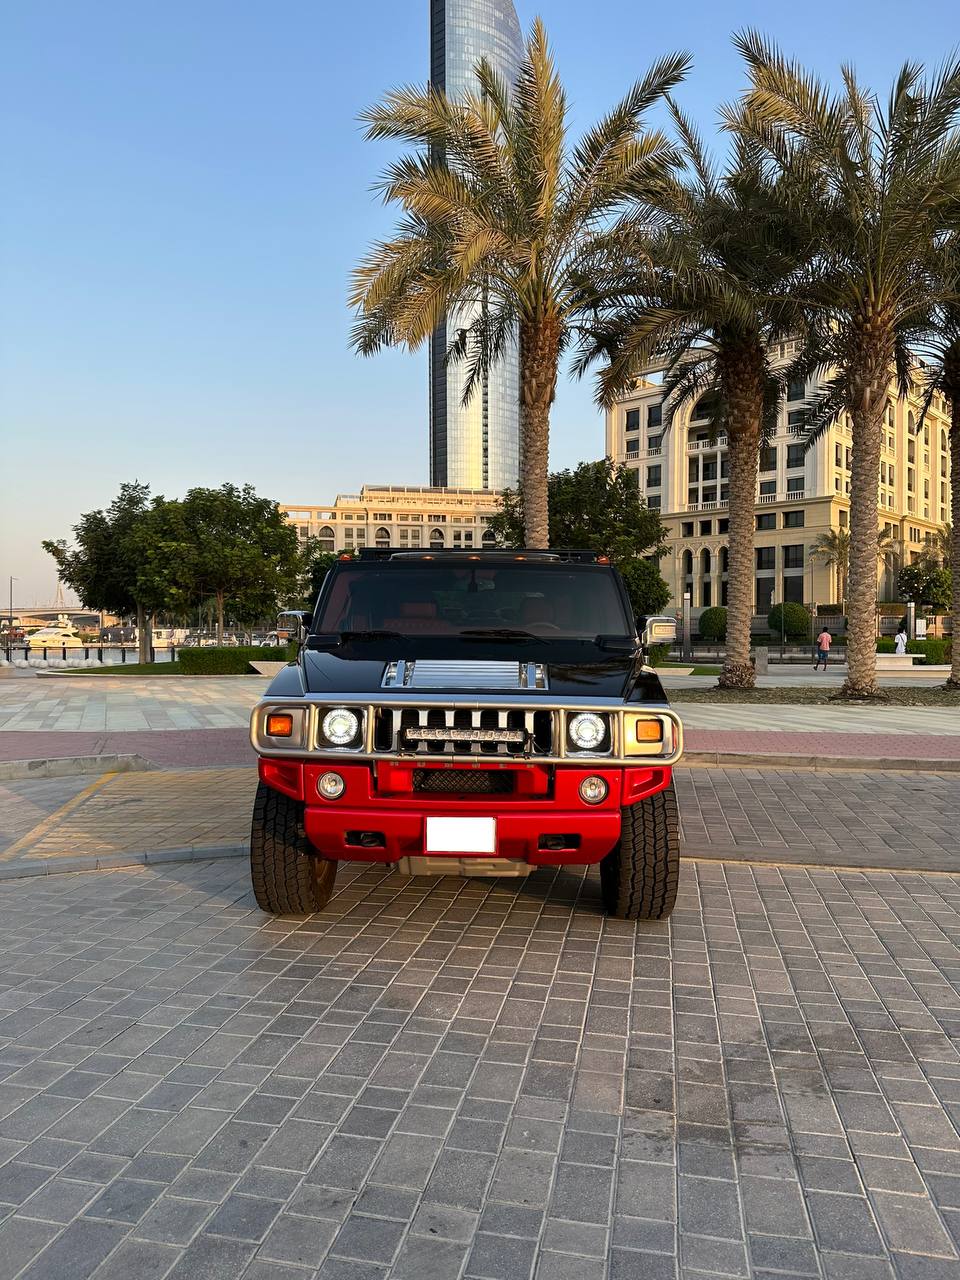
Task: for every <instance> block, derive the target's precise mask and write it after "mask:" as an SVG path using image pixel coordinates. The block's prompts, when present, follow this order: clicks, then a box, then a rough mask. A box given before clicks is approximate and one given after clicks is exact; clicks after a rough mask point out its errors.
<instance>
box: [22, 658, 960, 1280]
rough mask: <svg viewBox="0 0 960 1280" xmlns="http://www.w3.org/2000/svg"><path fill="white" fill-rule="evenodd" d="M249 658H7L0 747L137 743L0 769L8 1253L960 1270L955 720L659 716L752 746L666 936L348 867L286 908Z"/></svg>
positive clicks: (477, 1277)
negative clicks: (815, 764)
mask: <svg viewBox="0 0 960 1280" xmlns="http://www.w3.org/2000/svg"><path fill="white" fill-rule="evenodd" d="M262 688H263V681H262V680H259V679H255V678H250V679H244V678H240V679H237V678H234V679H222V680H199V681H183V680H177V679H176V678H172V677H167V678H163V679H157V680H152V681H149V682H140V681H137V682H136V684H135V685H133V684H131V683H130V680H129V678H123V677H119V678H113V679H110V678H106V677H96V678H95V679H91V680H87V681H83V682H81V681H80V680H76V681H62V682H61V681H53V680H48V681H44V680H38V679H35V680H26V679H23V680H17V681H13V680H10V681H5V682H2V683H0V761H3V760H6V761H16V760H25V759H32V760H37V759H43V758H56V757H58V756H77V755H83V754H88V753H89V754H92V755H96V754H98V753H103V752H110V753H114V754H117V755H130V754H135V755H138V756H142V762H141V763H142V764H143V765H144V767H143V768H141V770H140V771H136V772H119V773H117V772H110V771H106V772H99V773H94V774H82V775H78V776H72V777H40V778H30V779H27V780H18V779H15V778H9V779H7V780H5V781H0V949H2V951H3V964H2V965H0V1280H87V1278H88V1277H92V1278H93V1280H141V1278H143V1280H514V1278H516V1280H634V1278H636V1280H728V1278H732V1277H733V1278H739V1280H801V1278H802V1280H810V1278H811V1277H813V1278H816V1280H960V823H958V821H957V817H958V814H960V772H958V771H956V770H953V771H951V770H950V769H949V768H948V767H947V766H948V765H950V763H951V762H952V761H953V760H955V759H956V758H958V757H960V717H958V716H957V714H956V712H955V711H950V710H947V711H944V712H942V713H941V712H939V711H937V710H933V711H930V710H926V709H912V708H845V707H809V708H802V707H796V706H784V707H770V706H749V707H748V706H743V707H735V706H734V707H729V706H725V707H723V708H718V707H716V706H708V705H700V704H686V705H684V704H678V707H679V710H680V711H681V713H682V715H683V718H684V721H685V725H686V730H687V742H688V745H689V746H691V747H692V748H693V749H694V750H699V751H701V752H706V751H708V750H711V749H713V750H717V751H724V752H732V753H733V755H734V756H737V754H738V753H740V756H741V763H740V764H739V765H736V766H734V765H723V766H708V765H693V766H689V765H687V766H684V767H682V768H680V769H678V770H677V771H676V778H677V786H678V791H679V794H680V802H681V811H682V818H683V821H682V834H683V848H684V853H685V860H684V862H683V864H682V873H681V885H680V897H679V900H678V904H677V909H676V911H675V912H674V914H673V916H672V918H671V919H670V921H669V922H666V923H663V924H640V925H634V924H629V923H626V922H624V921H619V920H613V919H608V918H605V917H604V916H603V914H602V912H601V909H600V894H599V880H598V877H597V875H596V872H595V871H589V872H586V873H584V871H583V870H581V869H576V868H565V869H560V870H557V871H552V870H541V871H538V872H536V873H534V874H533V875H532V876H530V877H529V878H527V879H526V880H520V881H511V880H503V881H484V880H459V879H455V878H447V877H442V878H437V879H426V878H416V879H410V878H405V877H400V876H398V875H396V874H393V873H392V872H390V871H388V870H385V869H380V868H377V867H370V866H364V865H362V864H357V863H348V864H343V865H342V866H341V869H340V873H339V877H338V885H337V892H336V894H335V896H334V898H333V899H332V901H331V903H330V905H329V907H328V908H327V909H326V910H325V911H324V912H322V913H320V914H318V915H315V916H311V917H304V918H287V919H282V920H276V919H272V918H270V917H268V916H265V915H264V914H262V913H261V912H260V911H259V910H258V909H257V907H256V905H255V903H254V901H253V898H252V895H251V893H250V882H249V871H248V867H247V863H246V859H245V858H244V857H243V856H242V855H243V853H244V851H245V847H246V841H247V836H248V823H249V813H250V803H251V798H252V793H253V789H254V787H255V785H256V775H255V771H254V770H253V768H252V767H251V766H252V755H251V753H250V749H249V744H248V742H247V738H246V729H245V725H246V719H247V714H248V708H249V706H250V703H251V702H252V701H253V700H254V699H255V698H256V697H257V696H258V695H259V693H260V691H261V690H262ZM764 752H767V753H771V754H773V753H784V754H787V755H790V754H795V755H799V754H803V755H805V756H807V757H809V756H811V755H816V754H817V753H818V752H819V753H820V754H821V755H823V756H824V757H825V758H837V759H841V760H844V761H845V762H846V764H847V766H848V767H846V768H823V769H819V770H814V769H810V768H798V767H767V768H764V767H758V766H757V765H756V764H755V763H754V761H755V760H756V758H757V757H758V756H760V757H761V758H762V756H763V753H764ZM911 755H913V756H915V757H916V759H915V760H914V763H916V762H917V761H921V762H922V761H923V760H930V761H937V760H940V761H943V762H944V767H943V769H942V770H940V771H937V769H936V768H932V767H931V768H930V769H929V770H928V771H923V770H922V769H916V770H914V771H908V770H901V769H896V770H895V769H879V768H872V769H858V768H856V767H854V766H855V765H856V763H857V761H858V760H859V759H860V758H861V757H865V758H883V757H887V756H895V757H898V758H902V759H909V757H910V756H911ZM214 854H215V855H217V856H215V857H211V856H210V855H214ZM133 863H139V864H141V865H130V864H133ZM75 868H76V869H80V868H82V869H84V870H86V871H87V872H88V873H87V874H75V873H72V872H73V871H74V869H75ZM97 868H99V869H97ZM38 873H43V874H38ZM54 873H55V874H54Z"/></svg>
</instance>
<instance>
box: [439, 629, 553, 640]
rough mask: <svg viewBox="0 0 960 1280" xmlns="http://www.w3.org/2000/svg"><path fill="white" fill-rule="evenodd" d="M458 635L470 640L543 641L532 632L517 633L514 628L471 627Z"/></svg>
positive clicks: (541, 637)
mask: <svg viewBox="0 0 960 1280" xmlns="http://www.w3.org/2000/svg"><path fill="white" fill-rule="evenodd" d="M457 635H459V636H460V637H461V638H466V639H468V640H542V639H543V638H544V637H543V636H535V635H534V634H533V632H532V631H515V630H514V629H513V628H512V627H471V628H469V629H468V630H467V631H458V632H457Z"/></svg>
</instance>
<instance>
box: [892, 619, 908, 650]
mask: <svg viewBox="0 0 960 1280" xmlns="http://www.w3.org/2000/svg"><path fill="white" fill-rule="evenodd" d="M893 644H894V648H895V649H896V651H897V657H898V658H902V657H903V655H904V654H905V653H906V652H907V629H906V627H905V626H904V625H903V623H902V622H901V623H900V630H899V631H898V632H897V638H896V640H894V642H893Z"/></svg>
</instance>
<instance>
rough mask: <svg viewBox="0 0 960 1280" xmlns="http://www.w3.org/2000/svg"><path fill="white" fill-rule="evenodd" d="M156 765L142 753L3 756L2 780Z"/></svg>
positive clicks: (128, 770)
mask: <svg viewBox="0 0 960 1280" xmlns="http://www.w3.org/2000/svg"><path fill="white" fill-rule="evenodd" d="M156 767H157V766H156V765H155V764H152V763H151V762H150V761H149V760H147V759H145V758H144V757H143V756H139V755H105V756H51V757H50V758H49V759H46V760H0V782H22V781H23V780H24V779H26V778H74V777H77V776H79V775H80V774H97V773H141V772H144V771H146V770H147V769H155V768H156Z"/></svg>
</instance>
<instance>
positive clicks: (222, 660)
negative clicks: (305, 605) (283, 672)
mask: <svg viewBox="0 0 960 1280" xmlns="http://www.w3.org/2000/svg"><path fill="white" fill-rule="evenodd" d="M296 656H297V646H296V645H295V644H294V645H292V646H291V645H289V644H288V645H279V646H275V647H273V648H271V647H269V646H267V645H262V644H258V645H237V646H235V647H232V648H229V649H226V648H225V649H214V648H209V649H206V648H202V649H178V650H177V661H178V663H179V664H180V670H181V671H182V672H183V673H184V675H188V676H245V675H249V674H250V663H251V662H289V661H290V660H291V659H292V658H295V657H296Z"/></svg>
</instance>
